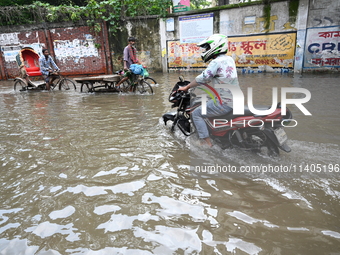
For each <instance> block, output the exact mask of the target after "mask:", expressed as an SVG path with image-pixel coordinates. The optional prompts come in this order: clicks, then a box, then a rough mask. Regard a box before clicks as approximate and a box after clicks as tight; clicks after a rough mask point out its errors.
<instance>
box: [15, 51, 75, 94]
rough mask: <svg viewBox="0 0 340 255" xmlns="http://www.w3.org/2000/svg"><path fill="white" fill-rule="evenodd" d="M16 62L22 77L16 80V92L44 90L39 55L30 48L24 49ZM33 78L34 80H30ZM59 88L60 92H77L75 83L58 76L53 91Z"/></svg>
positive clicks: (44, 84)
mask: <svg viewBox="0 0 340 255" xmlns="http://www.w3.org/2000/svg"><path fill="white" fill-rule="evenodd" d="M16 62H17V64H18V66H19V71H20V75H19V77H16V78H15V79H14V90H19V91H26V90H44V89H45V88H46V83H45V81H44V80H43V79H42V80H39V78H42V74H41V72H40V67H39V54H38V53H37V52H36V51H35V50H34V49H32V48H30V47H25V48H22V49H21V50H20V51H19V53H18V55H17V56H16ZM30 77H33V78H30ZM55 87H58V88H59V90H70V89H74V90H76V85H75V83H74V82H73V81H72V80H71V79H68V78H65V77H63V76H62V75H61V74H58V78H57V79H56V80H54V82H53V84H52V85H51V90H53V89H54V88H55Z"/></svg>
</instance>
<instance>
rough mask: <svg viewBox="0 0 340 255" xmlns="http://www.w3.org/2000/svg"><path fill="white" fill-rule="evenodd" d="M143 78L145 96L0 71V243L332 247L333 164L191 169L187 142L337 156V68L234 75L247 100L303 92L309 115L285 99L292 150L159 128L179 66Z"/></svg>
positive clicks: (288, 159)
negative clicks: (28, 79)
mask: <svg viewBox="0 0 340 255" xmlns="http://www.w3.org/2000/svg"><path fill="white" fill-rule="evenodd" d="M196 74H197V73H188V74H185V76H186V78H187V79H189V80H190V79H192V78H193V77H195V75H196ZM153 76H154V77H155V78H156V80H157V81H158V83H159V84H158V85H156V87H155V95H153V96H150V95H148V96H143V95H132V94H119V95H118V94H85V93H80V92H79V90H78V91H68V92H60V91H54V92H52V93H48V92H14V91H13V89H12V82H11V81H6V82H4V81H0V106H1V109H2V111H1V112H0V116H1V118H0V141H1V143H0V152H1V154H0V158H1V173H2V175H1V177H0V178H1V183H2V185H1V187H0V194H1V204H2V207H1V210H0V254H39V255H41V254H43V255H45V254H231V253H234V254H311V253H313V254H331V253H336V252H338V248H339V241H340V230H339V228H338V227H337V226H338V225H339V219H338V216H339V210H340V207H339V200H340V190H339V178H338V177H339V174H340V173H339V172H336V171H335V170H334V171H333V172H329V173H325V174H323V175H322V176H320V175H319V174H318V173H310V172H309V173H306V172H305V173H303V174H301V175H299V176H297V177H296V178H295V177H294V178H290V177H289V176H287V175H285V176H279V175H266V174H265V175H256V176H253V175H252V174H250V173H249V174H248V175H247V176H246V177H248V178H232V177H230V176H228V175H225V174H211V173H208V174H207V173H205V174H204V175H199V176H193V174H192V172H191V171H190V165H191V162H190V154H191V153H193V154H195V155H197V156H199V157H205V158H207V159H208V160H209V161H211V162H212V163H214V164H220V165H226V164H231V165H237V166H240V165H252V166H256V165H261V164H282V165H288V164H295V165H300V164H304V165H306V164H311V163H315V164H322V165H329V164H332V165H333V166H335V165H336V164H339V155H340V154H339V144H340V135H339V131H338V126H339V118H337V117H336V116H337V111H338V108H337V101H338V99H337V95H339V92H340V91H339V86H337V80H338V78H337V77H333V76H329V75H319V76H314V75H304V76H302V77H301V76H294V75H291V74H284V75H282V74H255V75H240V84H241V86H242V89H243V90H244V91H246V90H245V89H246V88H247V86H252V87H253V88H254V95H255V98H254V102H255V103H258V104H269V105H270V104H271V88H272V87H273V85H275V86H276V87H288V86H297V87H304V88H307V89H308V90H310V91H311V94H312V100H311V101H310V102H309V103H307V104H306V108H307V109H308V110H310V111H311V113H312V114H313V117H312V118H309V117H308V116H304V115H303V114H302V113H301V112H300V111H299V110H298V109H295V108H294V107H293V109H292V110H293V114H294V117H295V118H296V119H297V120H298V121H299V125H298V126H297V127H296V128H294V129H287V133H288V137H289V138H290V139H291V140H290V146H291V147H292V152H291V153H289V154H287V153H282V155H281V156H280V158H279V159H273V158H269V157H266V156H264V155H257V154H251V153H246V152H243V151H240V150H237V149H232V150H225V151H222V150H219V149H216V150H208V149H205V148H202V147H200V146H199V144H198V143H195V139H194V138H193V137H189V138H186V137H183V135H181V133H180V132H178V131H176V132H175V133H173V134H172V133H170V131H169V127H166V126H164V124H163V121H162V120H161V118H160V117H161V116H162V114H163V113H164V112H167V111H171V108H170V104H169V102H168V101H167V100H168V93H169V91H170V89H171V88H172V87H173V85H174V83H175V82H177V79H178V74H154V75H153ZM334 169H335V168H334Z"/></svg>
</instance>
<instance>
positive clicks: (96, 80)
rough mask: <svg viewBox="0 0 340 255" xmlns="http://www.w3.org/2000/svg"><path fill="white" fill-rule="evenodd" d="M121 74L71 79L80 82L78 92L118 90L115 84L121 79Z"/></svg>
mask: <svg viewBox="0 0 340 255" xmlns="http://www.w3.org/2000/svg"><path fill="white" fill-rule="evenodd" d="M121 77H122V76H121V75H117V74H112V75H99V76H92V77H81V78H74V79H73V80H74V81H76V82H77V83H80V84H81V85H80V92H89V93H92V92H119V90H117V89H116V84H117V83H118V82H119V81H120V80H121Z"/></svg>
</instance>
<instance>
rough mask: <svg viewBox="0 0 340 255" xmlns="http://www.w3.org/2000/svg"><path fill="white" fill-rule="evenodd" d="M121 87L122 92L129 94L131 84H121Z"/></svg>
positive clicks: (125, 82)
mask: <svg viewBox="0 0 340 255" xmlns="http://www.w3.org/2000/svg"><path fill="white" fill-rule="evenodd" d="M119 87H120V90H121V91H122V92H127V91H128V89H129V87H130V84H129V83H128V82H127V81H124V82H123V83H122V84H120V86H119Z"/></svg>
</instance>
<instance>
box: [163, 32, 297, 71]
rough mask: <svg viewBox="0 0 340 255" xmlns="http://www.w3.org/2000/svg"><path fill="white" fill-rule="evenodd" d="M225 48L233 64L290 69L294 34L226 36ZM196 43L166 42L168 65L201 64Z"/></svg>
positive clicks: (187, 66)
mask: <svg viewBox="0 0 340 255" xmlns="http://www.w3.org/2000/svg"><path fill="white" fill-rule="evenodd" d="M228 40H229V51H228V53H227V54H228V55H229V56H231V57H232V58H233V59H234V60H235V63H236V66H237V67H256V68H258V67H260V66H265V65H266V66H271V67H273V68H279V67H281V68H282V67H284V68H292V67H293V61H294V53H295V43H296V33H285V34H269V35H257V36H242V37H229V38H228ZM201 52H202V49H201V48H199V47H198V46H197V45H196V43H184V44H183V43H180V42H179V41H168V65H169V68H190V67H196V68H197V67H205V66H206V64H205V63H204V62H203V61H202V59H201Z"/></svg>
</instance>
